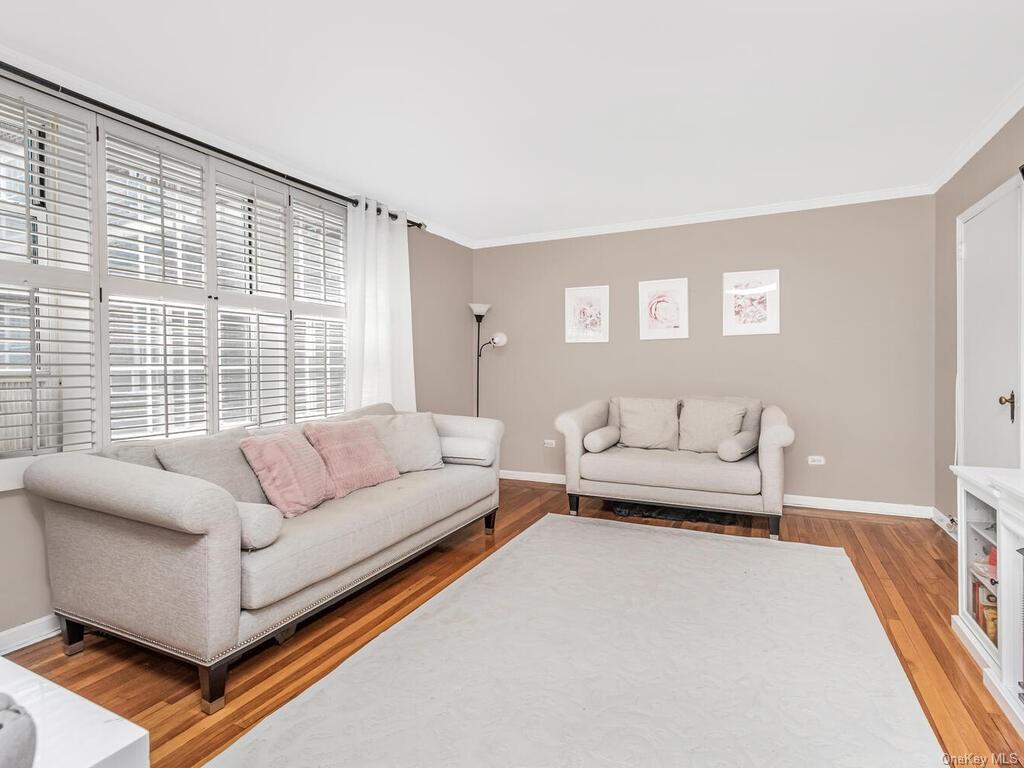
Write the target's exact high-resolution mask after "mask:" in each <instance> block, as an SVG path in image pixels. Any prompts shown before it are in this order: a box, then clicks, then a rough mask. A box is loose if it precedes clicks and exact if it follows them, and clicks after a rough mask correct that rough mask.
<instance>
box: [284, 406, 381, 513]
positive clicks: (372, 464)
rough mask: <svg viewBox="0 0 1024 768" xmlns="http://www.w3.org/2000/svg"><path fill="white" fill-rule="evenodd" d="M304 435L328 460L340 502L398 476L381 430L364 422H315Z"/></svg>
mask: <svg viewBox="0 0 1024 768" xmlns="http://www.w3.org/2000/svg"><path fill="white" fill-rule="evenodd" d="M302 433H303V434H304V435H305V436H306V439H307V440H309V442H310V443H312V444H313V447H314V448H316V452H317V453H319V454H320V458H321V459H323V460H324V464H325V465H326V466H327V471H328V473H329V474H330V475H331V480H333V481H334V495H335V496H336V497H337V498H339V499H340V498H341V497H342V496H348V495H349V494H350V493H352V491H355V490H358V489H360V488H369V487H370V486H371V485H377V484H378V483H383V482H386V481H388V480H394V479H395V478H396V477H398V469H397V468H396V467H395V463H394V462H393V461H391V457H390V456H388V452H387V451H385V450H384V446H383V445H381V442H380V438H378V437H377V430H375V429H374V428H373V426H372V425H371V424H367V423H366V421H365V420H364V419H355V420H353V421H327V420H326V419H325V420H322V421H311V422H308V423H307V424H306V425H305V426H304V427H303V428H302Z"/></svg>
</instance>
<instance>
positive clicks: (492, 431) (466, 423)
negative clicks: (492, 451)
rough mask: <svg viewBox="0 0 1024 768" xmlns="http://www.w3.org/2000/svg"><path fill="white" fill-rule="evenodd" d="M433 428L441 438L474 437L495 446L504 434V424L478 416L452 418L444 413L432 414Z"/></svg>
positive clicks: (499, 442) (498, 444)
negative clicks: (434, 427) (435, 428)
mask: <svg viewBox="0 0 1024 768" xmlns="http://www.w3.org/2000/svg"><path fill="white" fill-rule="evenodd" d="M434 426H436V427H437V434H438V435H440V436H441V437H475V438H479V439H483V440H489V441H491V442H492V443H494V444H495V446H500V445H501V438H502V436H503V435H504V434H505V424H504V422H501V421H498V420H497V419H485V418H481V417H479V416H453V415H451V414H446V413H435V414H434Z"/></svg>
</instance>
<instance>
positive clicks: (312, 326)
mask: <svg viewBox="0 0 1024 768" xmlns="http://www.w3.org/2000/svg"><path fill="white" fill-rule="evenodd" d="M294 335H295V357H294V360H295V383H294V386H295V420H296V421H306V420H308V419H316V418H322V417H324V416H329V415H331V414H334V413H341V412H342V411H344V410H345V326H344V324H343V323H342V322H340V321H337V320H323V319H318V318H312V317H297V318H295V322H294Z"/></svg>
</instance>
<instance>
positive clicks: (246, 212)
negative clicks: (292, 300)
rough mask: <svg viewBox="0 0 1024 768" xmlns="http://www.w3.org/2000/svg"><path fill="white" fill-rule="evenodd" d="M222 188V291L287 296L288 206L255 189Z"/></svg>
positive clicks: (219, 253)
mask: <svg viewBox="0 0 1024 768" xmlns="http://www.w3.org/2000/svg"><path fill="white" fill-rule="evenodd" d="M251 186H252V188H251V191H250V192H248V193H246V192H239V191H237V190H235V189H233V188H232V187H229V186H227V185H225V184H217V187H216V197H217V244H216V245H217V287H218V288H221V289H222V290H236V291H243V292H245V293H251V294H258V295H262V296H280V297H283V296H284V295H285V236H286V233H285V202H284V201H283V200H277V199H275V198H276V197H277V196H276V195H274V194H273V193H271V192H269V191H264V190H262V189H261V188H259V187H257V186H255V185H251Z"/></svg>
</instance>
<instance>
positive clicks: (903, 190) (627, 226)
mask: <svg viewBox="0 0 1024 768" xmlns="http://www.w3.org/2000/svg"><path fill="white" fill-rule="evenodd" d="M934 193H935V189H934V187H932V186H931V185H929V184H914V185H912V186H909V187H892V188H889V189H877V190H873V191H870V192H853V193H850V194H844V195H832V196H831V197H816V198H811V199H808V200H791V201H789V202H783V203H768V204H766V205H754V206H749V207H747V208H729V209H726V210H721V211H704V212H701V213H689V214H684V215H682V216H669V217H667V218H661V219H640V220H637V221H625V222H620V223H617V224H607V225H600V226H593V227H579V228H576V229H559V230H552V231H550V232H534V233H531V234H526V235H513V236H511V237H497V238H491V239H486V240H477V241H474V242H473V243H471V244H469V247H470V248H473V249H474V250H478V249H482V248H497V247H500V246H504V245H520V244H523V243H537V242H543V241H546V240H567V239H569V238H574V237H593V236H594V235H610V234H616V233H620V232H636V231H638V230H643V229H662V228H664V227H679V226H682V225H684V224H703V223H706V222H711V221H727V220H729V219H748V218H752V217H754V216H770V215H772V214H775V213H795V212H797V211H812V210H816V209H819V208H838V207H839V206H843V205H858V204H860V203H874V202H879V201H882V200H898V199H900V198H904V197H920V196H922V195H931V194H934Z"/></svg>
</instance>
